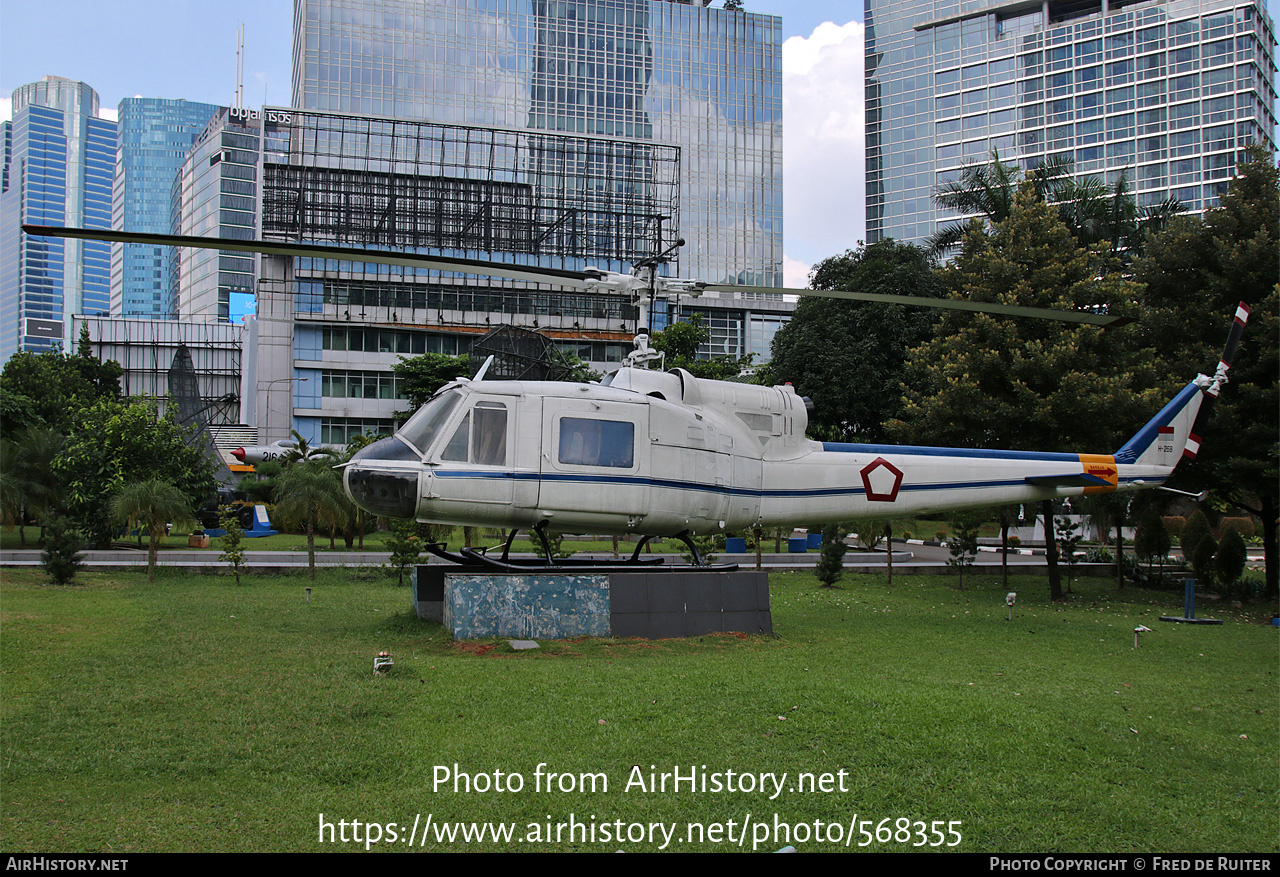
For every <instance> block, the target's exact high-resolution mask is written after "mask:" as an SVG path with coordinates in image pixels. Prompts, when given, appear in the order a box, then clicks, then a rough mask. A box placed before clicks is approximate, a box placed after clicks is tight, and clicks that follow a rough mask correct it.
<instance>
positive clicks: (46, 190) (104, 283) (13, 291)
mask: <svg viewBox="0 0 1280 877" xmlns="http://www.w3.org/2000/svg"><path fill="white" fill-rule="evenodd" d="M12 112H13V119H12V121H10V122H6V123H4V125H3V138H4V144H5V145H4V160H5V165H4V169H3V171H2V172H0V180H2V182H0V189H2V190H3V191H0V362H3V361H5V360H8V358H9V357H10V356H12V355H13V354H14V353H15V352H17V351H19V350H35V351H39V350H48V349H50V348H52V347H54V346H55V345H62V346H63V348H64V349H68V350H69V349H71V347H72V344H73V337H72V335H71V316H72V315H73V314H106V313H107V312H108V309H109V307H110V287H111V247H110V245H109V244H107V243H104V242H101V241H77V240H64V239H61V238H41V237H31V236H28V235H26V234H24V233H23V232H22V230H21V227H22V225H23V224H25V223H30V224H36V225H70V226H81V227H84V228H102V229H107V228H110V227H111V186H112V178H113V176H114V174H115V164H116V123H115V122H113V121H109V120H107V119H100V118H98V95H97V92H95V91H94V90H93V89H92V88H90V87H89V86H88V85H86V84H85V83H83V82H75V81H73V80H70V79H63V78H61V77H56V76H46V77H45V78H44V79H43V80H41V81H40V82H35V83H30V84H28V85H23V86H19V87H18V88H17V89H15V90H14V92H13V103H12Z"/></svg>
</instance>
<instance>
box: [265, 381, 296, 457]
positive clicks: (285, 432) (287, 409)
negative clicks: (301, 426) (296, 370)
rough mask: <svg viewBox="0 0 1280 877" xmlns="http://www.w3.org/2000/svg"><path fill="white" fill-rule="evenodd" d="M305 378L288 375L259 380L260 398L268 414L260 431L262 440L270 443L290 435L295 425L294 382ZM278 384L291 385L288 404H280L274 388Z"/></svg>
mask: <svg viewBox="0 0 1280 877" xmlns="http://www.w3.org/2000/svg"><path fill="white" fill-rule="evenodd" d="M305 380H307V378H298V377H287V378H276V379H275V380H271V381H258V385H257V392H258V399H259V401H260V402H261V403H262V410H263V412H264V413H265V415H266V416H265V417H264V418H262V421H263V423H262V429H261V430H259V433H258V440H259V441H260V442H262V443H263V444H270V443H271V442H275V441H280V440H281V439H286V438H288V437H289V434H290V431H291V429H292V427H293V384H294V383H301V382H303V381H305ZM276 384H288V385H289V391H288V393H289V395H288V397H287V401H288V404H287V405H285V406H283V407H282V406H281V405H280V404H279V401H280V400H279V398H278V397H279V393H278V392H277V391H275V390H273V389H272V387H274V386H275V385H276Z"/></svg>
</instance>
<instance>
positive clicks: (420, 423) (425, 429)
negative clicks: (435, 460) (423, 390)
mask: <svg viewBox="0 0 1280 877" xmlns="http://www.w3.org/2000/svg"><path fill="white" fill-rule="evenodd" d="M460 398H461V395H460V394H459V393H457V392H456V391H452V390H451V391H450V392H448V393H445V394H444V395H442V396H436V397H435V398H433V399H431V400H430V401H428V402H427V404H426V405H423V406H422V407H421V408H419V409H418V413H417V414H415V415H413V417H411V418H409V422H408V423H406V424H405V425H404V428H403V429H401V430H400V432H399V433H397V435H399V436H400V438H402V439H404V440H405V441H407V442H408V443H409V444H411V445H413V446H414V447H415V448H417V449H418V451H419V452H420V453H421V452H424V451H426V449H427V447H428V446H430V444H431V440H432V439H434V438H435V437H436V433H437V432H438V431H439V429H440V427H441V426H442V425H443V424H444V421H445V419H446V418H447V417H448V416H449V414H450V412H452V411H453V409H454V407H455V406H456V405H457V404H458V400H459V399H460Z"/></svg>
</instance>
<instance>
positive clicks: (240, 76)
mask: <svg viewBox="0 0 1280 877" xmlns="http://www.w3.org/2000/svg"><path fill="white" fill-rule="evenodd" d="M236 109H237V110H242V109H244V22H243V21H242V22H240V28H239V29H238V30H237V31H236Z"/></svg>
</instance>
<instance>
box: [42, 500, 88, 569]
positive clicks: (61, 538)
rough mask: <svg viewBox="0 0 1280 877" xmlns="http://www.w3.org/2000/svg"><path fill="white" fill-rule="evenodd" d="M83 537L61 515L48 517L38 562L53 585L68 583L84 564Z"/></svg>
mask: <svg viewBox="0 0 1280 877" xmlns="http://www.w3.org/2000/svg"><path fill="white" fill-rule="evenodd" d="M82 548H84V537H83V536H82V535H80V531H78V530H76V529H75V528H74V527H73V526H72V524H71V522H70V521H68V520H67V519H66V518H63V517H55V518H52V519H50V521H49V523H48V524H47V525H46V527H45V547H44V551H43V552H41V554H40V562H41V564H42V565H43V566H44V570H45V572H47V573H48V574H49V578H51V579H53V583H54V584H55V585H65V584H69V583H70V582H71V580H72V579H74V578H75V575H76V572H77V571H78V570H79V569H80V567H82V566H83V565H84V554H82V553H81V550H80V549H82Z"/></svg>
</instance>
